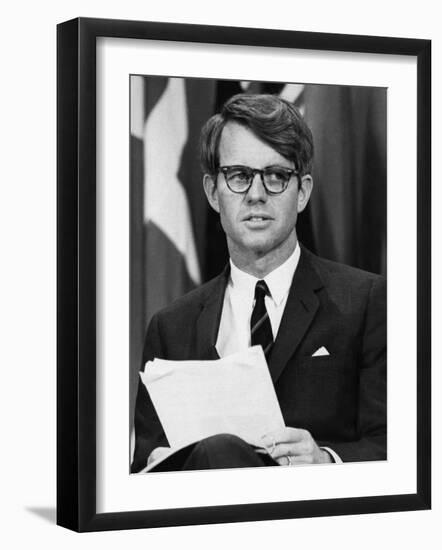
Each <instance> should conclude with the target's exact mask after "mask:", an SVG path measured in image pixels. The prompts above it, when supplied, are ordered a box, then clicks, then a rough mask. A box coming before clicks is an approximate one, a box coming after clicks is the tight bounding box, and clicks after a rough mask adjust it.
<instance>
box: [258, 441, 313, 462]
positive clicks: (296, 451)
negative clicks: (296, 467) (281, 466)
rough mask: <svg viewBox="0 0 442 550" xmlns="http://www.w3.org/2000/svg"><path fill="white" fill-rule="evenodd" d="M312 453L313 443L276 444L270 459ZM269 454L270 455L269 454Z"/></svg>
mask: <svg viewBox="0 0 442 550" xmlns="http://www.w3.org/2000/svg"><path fill="white" fill-rule="evenodd" d="M313 452H314V445H313V441H310V440H305V441H301V442H299V443H278V444H277V445H276V446H275V448H274V450H273V452H272V453H271V456H272V458H274V459H275V460H276V459H277V458H280V457H282V456H293V457H295V456H302V455H307V454H310V453H313ZM269 454H270V453H269Z"/></svg>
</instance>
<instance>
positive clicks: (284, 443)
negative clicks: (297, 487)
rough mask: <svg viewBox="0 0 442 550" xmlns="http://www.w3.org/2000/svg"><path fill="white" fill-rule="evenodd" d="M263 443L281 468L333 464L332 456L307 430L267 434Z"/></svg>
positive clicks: (284, 430)
mask: <svg viewBox="0 0 442 550" xmlns="http://www.w3.org/2000/svg"><path fill="white" fill-rule="evenodd" d="M262 442H263V444H264V445H265V447H266V449H267V451H268V452H269V454H270V456H271V457H272V458H273V459H274V460H276V462H277V463H278V464H279V465H280V466H289V465H290V466H294V465H296V464H324V463H326V462H332V459H331V456H330V455H329V454H328V453H327V451H324V450H323V449H320V448H319V447H318V445H317V444H316V441H315V440H314V439H313V437H312V436H311V434H310V432H308V431H307V430H301V429H298V428H283V429H282V430H277V431H275V432H270V433H268V434H266V435H265V436H264V437H263V438H262Z"/></svg>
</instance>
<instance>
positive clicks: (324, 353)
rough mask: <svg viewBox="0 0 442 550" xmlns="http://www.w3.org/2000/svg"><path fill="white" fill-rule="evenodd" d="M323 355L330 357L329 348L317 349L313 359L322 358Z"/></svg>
mask: <svg viewBox="0 0 442 550" xmlns="http://www.w3.org/2000/svg"><path fill="white" fill-rule="evenodd" d="M321 355H330V354H329V353H328V351H327V348H324V346H322V347H320V348H319V349H317V350H316V351H315V353H314V354H313V355H312V357H320V356H321Z"/></svg>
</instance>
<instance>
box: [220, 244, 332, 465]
mask: <svg viewBox="0 0 442 550" xmlns="http://www.w3.org/2000/svg"><path fill="white" fill-rule="evenodd" d="M300 255H301V250H300V247H299V243H296V247H295V250H294V251H293V253H292V255H291V256H290V257H289V258H287V260H286V261H285V262H284V263H283V264H281V265H280V266H279V267H277V268H276V269H275V270H273V271H272V272H271V273H269V274H268V275H267V276H266V277H265V282H266V283H267V286H268V288H269V291H270V296H266V297H265V305H266V309H267V313H268V315H269V319H270V324H271V326H272V332H273V340H275V339H276V335H277V334H278V329H279V325H280V324H281V319H282V315H283V313H284V309H285V305H286V303H287V298H288V295H289V290H290V286H291V284H292V279H293V276H294V274H295V271H296V268H297V266H298V262H299V257H300ZM259 280H260V279H257V278H256V277H254V276H253V275H249V274H248V273H245V272H244V271H241V270H240V269H239V268H238V267H236V265H235V264H234V263H233V262H232V260H230V277H229V281H228V283H227V287H226V292H225V294H224V302H223V310H222V312H221V321H220V325H219V330H218V336H217V340H216V350H217V352H218V355H219V356H220V357H225V356H227V355H230V354H232V353H236V352H238V351H242V350H244V349H246V348H248V347H250V345H251V336H250V319H251V317H252V311H253V307H254V305H255V286H256V283H257V282H258V281H259ZM321 449H324V450H326V451H327V452H328V453H329V454H330V455H331V456H332V458H333V460H334V461H335V462H336V463H342V460H341V459H340V457H339V455H337V454H336V453H335V452H334V451H333V450H332V449H329V448H328V447H321Z"/></svg>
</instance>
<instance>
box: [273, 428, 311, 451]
mask: <svg viewBox="0 0 442 550" xmlns="http://www.w3.org/2000/svg"><path fill="white" fill-rule="evenodd" d="M307 434H308V435H310V434H309V432H307V431H306V430H301V429H299V428H283V429H282V430H275V431H274V432H269V433H267V434H265V435H264V436H263V438H262V441H263V444H264V445H265V446H266V447H271V446H272V444H273V442H275V443H295V442H297V441H301V440H302V439H304V438H305V437H307Z"/></svg>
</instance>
